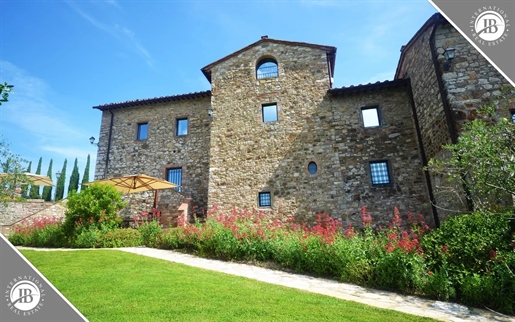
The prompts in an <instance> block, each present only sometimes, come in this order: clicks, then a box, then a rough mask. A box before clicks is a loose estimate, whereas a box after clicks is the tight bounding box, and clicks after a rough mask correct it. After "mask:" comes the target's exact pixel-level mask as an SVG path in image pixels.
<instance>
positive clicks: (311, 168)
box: [308, 161, 318, 174]
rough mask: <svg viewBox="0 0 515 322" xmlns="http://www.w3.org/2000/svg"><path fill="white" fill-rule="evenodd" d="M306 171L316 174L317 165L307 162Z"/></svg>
mask: <svg viewBox="0 0 515 322" xmlns="http://www.w3.org/2000/svg"><path fill="white" fill-rule="evenodd" d="M308 172H309V174H316V173H317V172H318V166H317V164H316V163H315V162H313V161H311V162H310V163H308Z"/></svg>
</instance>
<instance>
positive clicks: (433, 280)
mask: <svg viewBox="0 0 515 322" xmlns="http://www.w3.org/2000/svg"><path fill="white" fill-rule="evenodd" d="M513 220H515V218H514V217H513V214H512V213H504V214H503V213H501V214H491V213H473V214H465V215H460V216H455V217H451V218H449V219H448V220H446V221H444V222H443V224H442V226H441V227H440V228H439V229H437V230H434V231H432V232H431V233H429V234H427V235H425V236H424V238H423V240H422V245H423V249H424V251H425V254H426V256H427V265H428V268H429V269H430V270H431V271H432V272H434V274H432V275H431V276H429V277H428V278H427V280H426V283H425V285H424V287H423V291H424V293H425V294H427V295H430V296H434V297H436V298H439V299H443V300H447V299H451V300H452V299H456V300H459V301H460V302H462V303H464V304H467V305H472V306H479V307H481V306H487V307H489V308H494V309H496V310H499V311H502V312H505V313H508V314H513V313H514V312H515V274H514V273H515V251H514V248H515V243H511V242H512V238H513V237H515V235H514V234H515V233H514V230H513V226H512V224H513Z"/></svg>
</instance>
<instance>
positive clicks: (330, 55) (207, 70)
mask: <svg viewBox="0 0 515 322" xmlns="http://www.w3.org/2000/svg"><path fill="white" fill-rule="evenodd" d="M265 42H269V43H274V44H281V45H289V46H301V47H309V48H316V49H320V50H322V51H325V52H326V53H327V59H328V63H329V68H330V71H331V77H332V76H333V75H334V63H335V60H336V47H333V46H325V45H316V44H310V43H305V42H296V41H286V40H278V39H271V38H268V36H262V37H261V39H260V40H258V41H256V42H255V43H253V44H250V45H248V46H246V47H244V48H242V49H240V50H238V51H235V52H234V53H232V54H230V55H227V56H225V57H223V58H220V59H219V60H217V61H215V62H212V63H211V64H209V65H207V66H205V67H204V68H202V69H201V71H202V73H203V74H204V76H206V78H207V80H208V81H209V82H210V83H211V69H212V68H213V67H214V66H216V65H218V64H220V63H221V62H223V61H226V60H227V59H230V58H232V57H235V56H238V55H239V54H241V53H242V52H244V51H247V50H249V49H250V48H252V47H254V46H258V45H260V44H262V43H265Z"/></svg>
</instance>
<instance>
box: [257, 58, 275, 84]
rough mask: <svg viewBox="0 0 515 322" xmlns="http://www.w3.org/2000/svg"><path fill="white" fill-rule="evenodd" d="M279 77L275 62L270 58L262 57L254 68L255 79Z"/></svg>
mask: <svg viewBox="0 0 515 322" xmlns="http://www.w3.org/2000/svg"><path fill="white" fill-rule="evenodd" d="M277 77H279V69H278V67H277V62H276V61H275V60H274V59H272V58H265V59H262V60H261V61H260V62H259V63H258V64H257V68H256V78H257V79H267V78H277Z"/></svg>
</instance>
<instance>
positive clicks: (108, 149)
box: [104, 109, 114, 179]
mask: <svg viewBox="0 0 515 322" xmlns="http://www.w3.org/2000/svg"><path fill="white" fill-rule="evenodd" d="M108 111H109V113H111V123H110V124H109V136H108V137H107V151H106V164H105V167H104V179H107V166H108V165H109V153H110V152H111V137H112V135H113V123H114V114H113V111H112V110H111V109H109V110H108Z"/></svg>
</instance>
